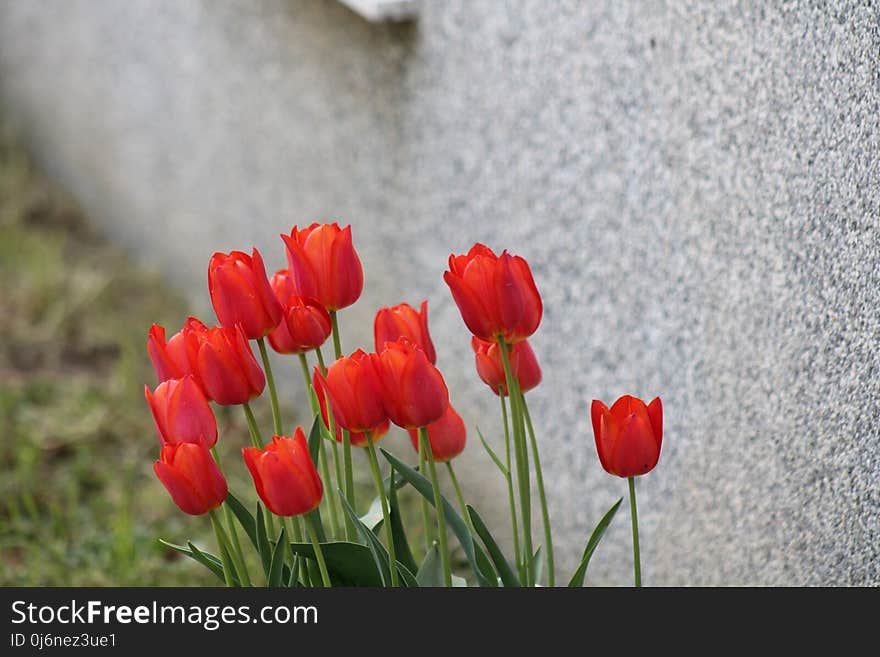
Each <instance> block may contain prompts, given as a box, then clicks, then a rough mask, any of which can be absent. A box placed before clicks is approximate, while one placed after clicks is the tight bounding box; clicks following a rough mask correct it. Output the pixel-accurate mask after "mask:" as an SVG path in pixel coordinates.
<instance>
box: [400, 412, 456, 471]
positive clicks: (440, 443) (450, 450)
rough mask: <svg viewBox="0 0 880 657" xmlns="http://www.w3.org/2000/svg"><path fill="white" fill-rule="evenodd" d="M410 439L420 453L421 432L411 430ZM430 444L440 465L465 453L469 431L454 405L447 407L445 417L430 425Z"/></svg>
mask: <svg viewBox="0 0 880 657" xmlns="http://www.w3.org/2000/svg"><path fill="white" fill-rule="evenodd" d="M409 438H410V441H411V442H412V446H413V448H414V449H415V450H416V452H418V451H419V431H418V429H410V430H409ZM428 442H429V443H430V444H431V453H432V454H433V455H434V460H435V461H437V462H438V463H442V462H443V461H449V460H450V459H453V458H455V457H456V456H458V455H459V454H461V453H462V452H463V451H464V446H465V443H466V442H467V429H466V428H465V426H464V420H462V419H461V416H460V415H459V414H458V411H456V410H455V409H454V408H453V407H452V404H450V405H449V406H447V407H446V412H445V413H443V416H442V417H441V418H440V419H439V420H436V421H434V422H432V423H431V424H429V425H428Z"/></svg>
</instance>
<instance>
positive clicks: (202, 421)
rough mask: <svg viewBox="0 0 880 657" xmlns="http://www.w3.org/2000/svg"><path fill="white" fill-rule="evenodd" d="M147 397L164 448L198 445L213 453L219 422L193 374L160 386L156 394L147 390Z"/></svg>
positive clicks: (170, 380)
mask: <svg viewBox="0 0 880 657" xmlns="http://www.w3.org/2000/svg"><path fill="white" fill-rule="evenodd" d="M144 395H145V396H146V398H147V403H148V404H149V405H150V410H151V411H152V412H153V419H154V420H155V422H156V429H157V430H158V432H159V440H161V441H162V444H163V445H168V444H172V445H173V444H177V443H198V444H200V445H204V446H205V447H207V448H209V449H210V448H211V447H213V446H214V443H216V442H217V420H216V419H215V418H214V413H213V411H212V410H211V406H210V405H209V404H208V400H207V399H205V395H204V394H202V390H201V388H199V386H198V384H197V383H196V381H195V379H194V378H193V377H192V375H191V374H187V375H186V376H185V377H183V378H182V379H169V380H168V381H165V382H163V383H160V384H159V385H158V387H157V388H156V391H155V392H150V388H149V387H148V386H144Z"/></svg>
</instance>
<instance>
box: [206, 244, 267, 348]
mask: <svg viewBox="0 0 880 657" xmlns="http://www.w3.org/2000/svg"><path fill="white" fill-rule="evenodd" d="M208 290H209V292H210V293H211V303H213V304H214V312H216V313H217V319H219V320H220V324H222V325H223V326H226V327H228V328H232V327H234V326H235V325H236V324H241V326H242V328H243V329H244V334H245V335H246V336H247V337H248V338H249V339H251V340H256V339H257V338H262V337H263V336H265V335H267V334H268V333H269V332H270V331H271V330H272V329H274V328H275V327H276V326H278V322H280V321H281V305H280V304H279V303H278V299H276V298H275V295H274V294H273V292H272V288H271V287H269V280H268V279H267V278H266V268H265V266H264V265H263V258H262V257H261V256H260V252H259V251H257V250H256V249H254V250H253V255H250V256H249V255H248V254H247V253H242V252H241V251H232V252H231V253H229V254H228V255H227V254H226V253H215V254H214V255H213V256H212V257H211V261H210V263H209V264H208Z"/></svg>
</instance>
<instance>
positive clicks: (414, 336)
mask: <svg viewBox="0 0 880 657" xmlns="http://www.w3.org/2000/svg"><path fill="white" fill-rule="evenodd" d="M373 336H374V338H375V341H376V352H377V353H378V352H381V351H382V349H383V348H384V345H385V343H386V342H394V341H395V340H397V338H407V339H408V340H409V341H410V342H413V343H415V344H417V345H418V346H419V347H421V349H422V351H424V352H425V355H426V356H427V357H428V360H429V361H431V364H432V365H436V364H437V354H436V353H435V351H434V343H433V342H431V335H430V334H429V333H428V302H427V301H422V305H421V307H420V309H419V310H416V309H415V308H413V307H412V306H410V305H409V304H408V303H399V304H397V305H396V306H392V307H391V308H381V309H379V312H377V313H376V319H375V320H374V321H373Z"/></svg>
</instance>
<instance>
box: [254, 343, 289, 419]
mask: <svg viewBox="0 0 880 657" xmlns="http://www.w3.org/2000/svg"><path fill="white" fill-rule="evenodd" d="M257 345H258V346H259V347H260V358H262V360H263V368H264V369H265V371H266V385H268V386H269V401H270V402H271V405H272V424H273V426H274V428H275V435H276V436H282V435H284V431H283V429H282V428H281V409H280V407H279V406H278V392H277V391H276V390H275V377H274V376H272V363H271V362H269V352H268V351H266V339H265V338H260V339H259V340H257Z"/></svg>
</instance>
